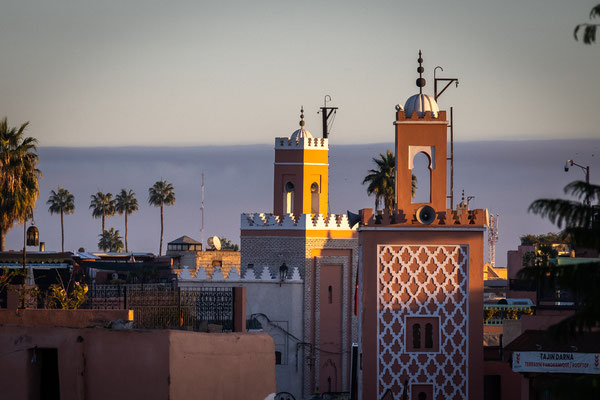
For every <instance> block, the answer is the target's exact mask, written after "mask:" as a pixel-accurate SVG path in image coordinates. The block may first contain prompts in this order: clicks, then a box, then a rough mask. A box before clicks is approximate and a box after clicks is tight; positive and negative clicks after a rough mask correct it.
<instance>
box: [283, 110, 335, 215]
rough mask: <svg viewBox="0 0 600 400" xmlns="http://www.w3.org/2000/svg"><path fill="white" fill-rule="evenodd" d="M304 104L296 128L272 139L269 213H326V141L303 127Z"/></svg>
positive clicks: (327, 167)
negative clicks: (273, 143) (298, 126)
mask: <svg viewBox="0 0 600 400" xmlns="http://www.w3.org/2000/svg"><path fill="white" fill-rule="evenodd" d="M304 124H305V122H304V108H302V109H301V114H300V129H298V130H297V131H295V132H294V133H292V135H291V136H290V137H289V138H288V137H279V138H276V139H275V168H274V174H275V176H274V181H273V213H274V214H275V215H279V216H283V215H285V214H294V215H295V216H298V215H301V214H327V213H328V212H327V201H328V196H329V189H328V188H329V144H328V141H327V139H323V138H315V137H313V135H312V134H311V133H310V132H309V131H308V130H307V129H305V128H304Z"/></svg>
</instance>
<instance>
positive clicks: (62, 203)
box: [46, 186, 75, 252]
mask: <svg viewBox="0 0 600 400" xmlns="http://www.w3.org/2000/svg"><path fill="white" fill-rule="evenodd" d="M46 204H48V205H49V206H50V207H48V211H50V215H52V214H59V213H60V236H61V251H63V252H64V251H65V224H64V221H63V215H64V214H73V211H75V197H74V196H73V195H72V194H71V193H69V191H68V190H67V189H63V188H61V187H60V186H59V187H58V191H56V192H55V191H54V190H51V191H50V198H48V201H47V202H46Z"/></svg>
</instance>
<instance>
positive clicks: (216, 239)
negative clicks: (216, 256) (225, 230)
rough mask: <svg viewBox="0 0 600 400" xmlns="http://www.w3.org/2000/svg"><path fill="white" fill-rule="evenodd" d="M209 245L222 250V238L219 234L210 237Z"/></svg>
mask: <svg viewBox="0 0 600 400" xmlns="http://www.w3.org/2000/svg"><path fill="white" fill-rule="evenodd" d="M208 245H209V246H210V247H211V248H213V249H215V250H221V239H219V237H218V236H211V237H209V238H208Z"/></svg>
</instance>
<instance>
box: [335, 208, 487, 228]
mask: <svg viewBox="0 0 600 400" xmlns="http://www.w3.org/2000/svg"><path fill="white" fill-rule="evenodd" d="M344 217H345V218H346V223H347V217H346V216H345V215H344ZM457 225H458V226H471V227H484V226H487V221H486V210H485V209H476V210H469V211H462V210H445V211H437V212H436V218H435V220H434V221H433V222H432V223H431V224H429V225H423V224H421V223H420V222H419V221H418V220H417V218H416V216H415V214H414V213H413V214H412V215H406V214H405V213H404V212H403V210H397V211H395V212H394V213H392V214H389V213H388V212H387V211H382V212H381V211H380V213H379V214H372V215H371V216H370V217H369V218H368V219H367V220H366V221H365V224H364V226H369V227H376V226H410V227H419V226H421V227H422V226H428V227H436V226H439V227H448V228H451V227H456V226H457Z"/></svg>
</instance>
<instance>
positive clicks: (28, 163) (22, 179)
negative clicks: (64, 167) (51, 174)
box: [0, 117, 42, 251]
mask: <svg viewBox="0 0 600 400" xmlns="http://www.w3.org/2000/svg"><path fill="white" fill-rule="evenodd" d="M27 125H29V122H25V123H24V124H22V125H21V126H20V127H19V128H18V129H17V128H9V127H8V119H7V118H6V117H5V118H4V119H3V120H0V251H4V238H5V236H6V233H7V232H8V231H9V230H10V228H12V226H13V224H14V223H15V222H24V221H25V219H26V218H27V217H28V216H29V215H30V213H31V210H33V209H34V208H35V203H36V201H37V198H38V194H39V186H38V178H39V177H41V175H42V173H41V171H40V170H39V169H38V168H37V165H38V161H39V158H38V155H37V153H36V151H37V140H36V139H34V138H31V137H26V136H25V129H26V128H27Z"/></svg>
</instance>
